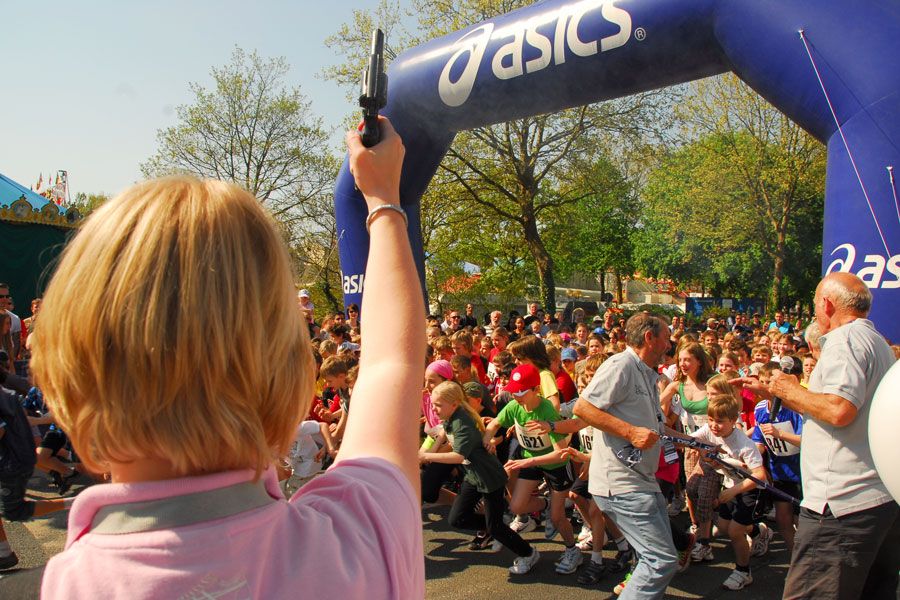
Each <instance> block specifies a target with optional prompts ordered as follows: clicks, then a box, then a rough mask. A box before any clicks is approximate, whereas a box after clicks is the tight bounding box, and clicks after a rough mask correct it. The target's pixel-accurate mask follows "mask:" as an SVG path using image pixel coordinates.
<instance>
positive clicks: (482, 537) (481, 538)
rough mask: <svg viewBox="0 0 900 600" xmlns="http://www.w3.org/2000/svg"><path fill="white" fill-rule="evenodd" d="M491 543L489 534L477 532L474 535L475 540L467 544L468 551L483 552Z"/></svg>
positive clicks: (491, 539)
mask: <svg viewBox="0 0 900 600" xmlns="http://www.w3.org/2000/svg"><path fill="white" fill-rule="evenodd" d="M493 541H494V539H493V538H492V537H491V534H489V533H487V532H486V531H479V532H478V533H476V534H475V538H474V539H473V540H472V541H471V542H469V550H485V549H486V548H488V547H490V545H491V542H493Z"/></svg>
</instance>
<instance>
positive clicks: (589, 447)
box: [578, 427, 594, 454]
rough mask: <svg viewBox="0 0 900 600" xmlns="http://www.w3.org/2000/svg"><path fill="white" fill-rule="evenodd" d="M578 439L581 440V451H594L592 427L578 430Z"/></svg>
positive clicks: (587, 452) (588, 452)
mask: <svg viewBox="0 0 900 600" xmlns="http://www.w3.org/2000/svg"><path fill="white" fill-rule="evenodd" d="M578 439H579V441H580V442H581V451H582V452H584V453H585V454H590V453H591V452H593V451H594V428H593V427H585V428H584V429H582V430H580V431H579V432H578Z"/></svg>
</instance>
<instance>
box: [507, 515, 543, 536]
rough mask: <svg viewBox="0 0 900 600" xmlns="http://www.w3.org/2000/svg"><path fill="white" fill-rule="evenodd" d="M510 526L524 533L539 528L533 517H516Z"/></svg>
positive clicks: (519, 532) (520, 533) (517, 531)
mask: <svg viewBox="0 0 900 600" xmlns="http://www.w3.org/2000/svg"><path fill="white" fill-rule="evenodd" d="M509 528H510V529H512V530H513V531H515V532H516V533H518V534H519V535H522V534H523V533H529V532H531V531H534V530H535V529H537V523H536V522H535V520H534V519H532V518H531V517H527V516H526V517H524V518H523V517H516V518H515V519H513V522H512V523H510V524H509Z"/></svg>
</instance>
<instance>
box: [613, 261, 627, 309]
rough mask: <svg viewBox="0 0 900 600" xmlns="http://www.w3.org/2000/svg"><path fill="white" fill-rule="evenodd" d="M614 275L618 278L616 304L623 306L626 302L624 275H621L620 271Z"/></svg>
mask: <svg viewBox="0 0 900 600" xmlns="http://www.w3.org/2000/svg"><path fill="white" fill-rule="evenodd" d="M613 274H614V275H615V276H616V302H617V303H618V304H622V303H623V302H625V295H624V289H623V286H622V275H621V274H620V273H619V270H618V269H616V270H615V271H613Z"/></svg>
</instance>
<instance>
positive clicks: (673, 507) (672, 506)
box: [667, 496, 684, 517]
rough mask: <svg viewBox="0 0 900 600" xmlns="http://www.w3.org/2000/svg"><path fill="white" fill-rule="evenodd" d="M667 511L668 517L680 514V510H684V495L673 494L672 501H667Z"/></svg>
mask: <svg viewBox="0 0 900 600" xmlns="http://www.w3.org/2000/svg"><path fill="white" fill-rule="evenodd" d="M667 510H668V512H669V516H670V517H677V516H678V515H680V514H681V511H683V510H684V497H683V496H675V497H674V498H672V501H671V502H670V503H669V506H668V509H667Z"/></svg>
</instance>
